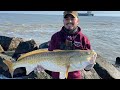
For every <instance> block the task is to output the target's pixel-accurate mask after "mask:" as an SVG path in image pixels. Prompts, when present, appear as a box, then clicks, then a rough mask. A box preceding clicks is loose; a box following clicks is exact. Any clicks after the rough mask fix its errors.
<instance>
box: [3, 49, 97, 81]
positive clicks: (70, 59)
mask: <svg viewBox="0 0 120 90" xmlns="http://www.w3.org/2000/svg"><path fill="white" fill-rule="evenodd" d="M96 57H97V53H96V52H95V51H94V50H54V51H48V50H47V49H46V50H44V49H43V50H42V49H39V50H35V51H32V52H29V53H26V54H23V55H21V56H20V57H19V58H18V59H17V61H15V62H11V61H10V60H4V61H3V62H4V63H5V64H6V65H7V66H8V68H9V72H10V73H11V76H12V77H13V73H14V70H15V69H16V68H19V67H25V68H26V72H27V73H26V74H27V75H28V74H29V73H30V72H32V71H33V70H34V69H35V67H37V66H38V65H40V66H42V67H43V68H44V69H46V70H49V71H54V72H60V76H59V77H60V79H63V78H67V77H68V72H72V71H77V70H82V69H84V68H85V67H86V66H87V65H89V64H95V59H96Z"/></svg>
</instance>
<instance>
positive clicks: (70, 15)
mask: <svg viewBox="0 0 120 90" xmlns="http://www.w3.org/2000/svg"><path fill="white" fill-rule="evenodd" d="M63 23H64V26H63V27H62V28H61V30H60V31H58V32H56V33H55V34H53V35H52V37H51V40H50V42H49V46H48V49H39V50H35V51H31V52H28V53H26V54H23V55H21V56H20V57H19V58H18V59H17V60H16V61H15V62H12V61H11V60H4V61H3V62H4V63H5V64H6V65H7V66H8V68H9V72H10V73H11V76H12V77H13V75H14V70H15V69H16V68H19V67H25V68H26V74H27V75H28V74H29V73H30V72H32V71H33V70H36V69H37V71H38V72H42V71H43V70H48V71H50V72H49V73H50V76H52V78H53V79H83V76H82V70H83V69H85V70H90V69H91V68H92V67H93V66H94V64H95V60H96V57H97V53H96V52H95V51H94V50H92V48H91V45H90V41H89V40H88V38H87V36H85V35H84V34H83V33H82V30H81V28H80V27H79V26H78V24H79V18H78V13H77V11H64V15H63Z"/></svg>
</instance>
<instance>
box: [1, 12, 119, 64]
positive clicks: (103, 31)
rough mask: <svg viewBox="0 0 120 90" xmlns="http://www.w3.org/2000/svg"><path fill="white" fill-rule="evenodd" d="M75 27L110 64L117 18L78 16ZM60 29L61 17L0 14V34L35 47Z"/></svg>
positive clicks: (116, 46)
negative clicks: (78, 19) (80, 30)
mask: <svg viewBox="0 0 120 90" xmlns="http://www.w3.org/2000/svg"><path fill="white" fill-rule="evenodd" d="M79 18H80V24H79V26H80V27H81V28H82V32H83V33H84V34H85V35H87V37H88V38H89V40H90V41H91V45H92V48H93V49H94V50H95V51H96V52H97V53H98V54H100V55H101V56H102V57H103V58H105V59H106V60H107V61H108V62H110V63H112V64H114V63H115V60H116V57H120V17H105V16H94V17H87V16H80V17H79ZM62 26H63V17H62V16H61V15H38V14H37V15H35V14H3V13H2V14H0V35H2V36H3V35H4V36H9V37H20V38H23V39H24V40H30V39H34V40H35V41H36V43H37V44H38V45H40V44H41V43H43V42H46V41H48V40H50V38H51V36H52V35H53V34H54V33H55V32H57V31H59V30H60V29H61V27H62Z"/></svg>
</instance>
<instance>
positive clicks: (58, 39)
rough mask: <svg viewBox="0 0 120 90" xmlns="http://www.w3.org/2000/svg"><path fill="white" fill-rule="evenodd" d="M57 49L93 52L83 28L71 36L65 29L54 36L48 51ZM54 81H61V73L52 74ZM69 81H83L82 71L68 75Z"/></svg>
mask: <svg viewBox="0 0 120 90" xmlns="http://www.w3.org/2000/svg"><path fill="white" fill-rule="evenodd" d="M55 49H61V50H68V49H72V50H75V49H80V50H91V45H90V41H89V40H88V38H87V36H85V35H84V34H83V33H82V31H81V28H80V27H78V28H77V30H76V32H74V33H72V34H70V33H68V32H66V30H65V27H64V26H63V27H62V29H61V30H60V31H58V32H56V33H55V34H53V35H52V37H51V40H50V43H49V47H48V50H49V51H53V50H55ZM51 75H52V77H53V78H54V79H59V72H52V74H51ZM68 79H82V74H81V71H74V72H69V73H68Z"/></svg>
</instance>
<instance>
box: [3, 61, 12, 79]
mask: <svg viewBox="0 0 120 90" xmlns="http://www.w3.org/2000/svg"><path fill="white" fill-rule="evenodd" d="M3 62H4V63H5V64H6V65H7V66H8V68H9V72H10V74H11V76H12V78H13V71H14V70H13V63H12V61H11V60H4V61H3Z"/></svg>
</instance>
